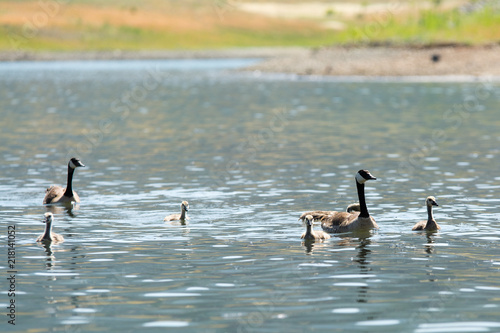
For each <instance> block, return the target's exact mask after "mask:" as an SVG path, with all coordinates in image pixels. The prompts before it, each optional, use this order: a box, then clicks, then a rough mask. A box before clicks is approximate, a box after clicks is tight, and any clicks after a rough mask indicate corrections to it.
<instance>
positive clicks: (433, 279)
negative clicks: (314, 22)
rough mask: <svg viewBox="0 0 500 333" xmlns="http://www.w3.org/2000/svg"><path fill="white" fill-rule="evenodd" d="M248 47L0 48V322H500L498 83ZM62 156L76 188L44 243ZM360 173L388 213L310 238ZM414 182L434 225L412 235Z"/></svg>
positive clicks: (378, 327)
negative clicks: (9, 52) (428, 77)
mask: <svg viewBox="0 0 500 333" xmlns="http://www.w3.org/2000/svg"><path fill="white" fill-rule="evenodd" d="M252 61H254V60H252V59H248V60H245V59H243V60H242V59H240V60H238V59H236V60H218V61H217V60H210V61H191V62H189V61H188V62H186V61H184V62H182V61H166V62H147V61H145V62H72V63H63V62H56V63H2V64H0V110H1V115H2V120H1V131H0V142H1V143H2V144H1V145H0V156H1V159H2V163H1V164H0V184H1V185H0V216H1V224H2V228H1V230H2V232H1V234H0V239H1V240H2V244H3V245H2V247H3V248H4V251H2V253H3V256H2V259H1V260H0V267H1V268H2V271H3V272H4V273H3V274H2V280H3V282H2V288H1V289H2V293H1V294H0V295H1V296H0V297H1V298H0V306H1V307H2V308H3V309H4V311H3V312H2V313H4V315H3V316H2V322H1V323H0V327H1V330H2V331H6V330H7V331H9V332H161V331H165V330H169V331H175V332H319V331H321V332H370V333H371V332H415V333H430V332H436V333H437V332H500V319H499V318H500V272H499V270H500V251H499V245H498V244H499V240H500V223H499V220H500V205H499V204H500V194H499V189H500V173H499V172H498V170H499V169H500V134H499V128H500V113H499V106H500V84H499V83H498V81H490V80H488V79H485V80H482V81H469V82H414V81H412V80H395V79H393V80H370V81H369V82H365V81H363V80H360V79H348V78H344V79H342V78H341V79H321V78H317V77H296V76H280V75H267V74H266V75H264V74H261V73H241V72H234V71H231V69H233V68H237V67H240V66H244V65H246V64H249V63H251V62H252ZM72 156H78V157H80V158H81V160H82V161H83V163H84V164H85V165H86V167H85V168H79V169H78V170H76V173H75V178H74V189H75V190H76V191H78V193H79V195H80V197H81V201H82V202H81V204H80V205H78V206H76V207H74V208H73V209H63V208H62V207H61V208H59V209H57V208H50V209H51V210H52V211H53V212H54V213H55V223H54V231H55V232H57V233H60V234H62V235H63V236H64V237H65V239H66V241H65V242H64V243H62V244H58V245H52V246H44V245H41V244H38V243H36V242H35V239H36V237H37V236H38V235H40V234H41V233H42V232H43V227H44V225H43V223H42V222H41V219H42V217H43V214H44V213H45V212H46V211H47V208H46V207H44V206H43V205H42V199H43V196H44V191H45V188H46V187H48V186H49V185H52V184H61V185H64V184H65V182H66V165H67V162H68V160H69V158H70V157H72ZM361 168H365V169H369V170H370V172H371V173H372V174H373V175H374V176H376V177H377V180H375V181H370V182H369V183H367V189H366V192H367V202H368V207H369V210H370V213H371V214H372V215H373V216H374V218H375V219H376V220H377V222H378V224H379V226H380V229H379V230H377V231H374V232H372V233H370V234H363V235H359V234H350V233H346V234H338V235H332V238H331V239H330V240H328V241H325V242H324V243H314V244H303V243H302V241H301V239H300V235H301V234H302V232H303V231H304V230H305V227H304V226H303V225H302V224H301V223H300V222H299V221H297V218H298V216H299V215H300V214H301V213H302V212H304V211H306V210H310V209H329V210H333V209H335V210H343V209H344V207H346V206H347V205H348V204H349V203H352V202H354V201H357V196H356V189H355V183H354V175H355V173H356V172H357V170H359V169H361ZM428 195H434V196H435V197H436V200H437V202H438V203H439V207H436V208H435V209H434V212H435V218H436V220H437V221H438V223H439V224H440V225H441V227H442V230H441V231H440V232H437V233H432V234H426V233H419V232H412V231H411V228H412V226H413V224H414V223H416V222H417V221H419V220H422V219H425V218H426V210H425V207H424V201H425V197H427V196H428ZM182 200H188V201H189V203H190V210H189V212H188V216H190V220H189V221H188V223H187V224H180V223H165V222H163V218H164V217H165V216H166V215H168V214H171V213H177V212H178V211H179V207H180V202H181V201H182ZM13 226H14V227H15V231H16V233H15V255H14V257H15V260H16V261H15V265H14V266H13V267H9V265H8V255H7V240H8V230H9V227H11V228H12V227H13ZM316 228H317V229H319V228H320V227H319V226H318V225H317V226H316ZM13 269H14V270H15V271H16V272H17V273H15V274H14V275H15V293H16V295H15V297H9V295H8V292H7V290H8V289H9V286H10V284H9V281H8V280H7V278H9V277H10V273H7V271H8V270H13ZM12 299H13V300H14V301H15V306H16V308H15V309H16V322H15V323H16V325H15V326H13V325H11V324H8V320H10V319H9V317H8V316H6V315H5V313H7V312H8V311H10V310H9V309H6V307H7V306H9V304H10V302H11V300H12Z"/></svg>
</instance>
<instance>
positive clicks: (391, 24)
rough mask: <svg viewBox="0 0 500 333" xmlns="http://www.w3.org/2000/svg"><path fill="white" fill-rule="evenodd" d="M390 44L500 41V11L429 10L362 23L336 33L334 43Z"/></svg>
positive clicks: (488, 9)
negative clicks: (468, 12) (404, 16)
mask: <svg viewBox="0 0 500 333" xmlns="http://www.w3.org/2000/svg"><path fill="white" fill-rule="evenodd" d="M364 42H371V43H373V42H381V43H385V42H391V43H395V44H414V43H418V44H433V43H461V44H485V43H495V42H500V10H498V9H496V10H494V9H492V8H484V9H483V10H481V11H478V12H474V13H470V14H467V13H461V12H459V11H458V10H451V11H447V12H439V11H435V10H427V11H422V12H420V13H417V14H415V15H413V16H410V17H407V18H405V19H400V18H397V17H394V16H391V17H389V18H388V19H387V20H385V21H374V22H370V23H364V24H359V23H357V22H353V23H352V24H351V25H350V26H349V28H348V29H346V30H345V31H343V32H341V33H339V34H337V35H336V36H335V39H334V43H364Z"/></svg>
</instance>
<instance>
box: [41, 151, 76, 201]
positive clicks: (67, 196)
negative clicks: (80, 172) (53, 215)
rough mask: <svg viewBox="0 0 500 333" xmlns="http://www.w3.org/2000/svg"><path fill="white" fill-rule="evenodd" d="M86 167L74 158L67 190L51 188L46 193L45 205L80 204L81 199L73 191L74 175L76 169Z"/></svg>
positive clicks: (70, 164)
mask: <svg viewBox="0 0 500 333" xmlns="http://www.w3.org/2000/svg"><path fill="white" fill-rule="evenodd" d="M84 166H85V165H84V164H83V163H82V162H81V161H80V160H79V159H78V158H75V157H73V158H72V159H71V160H70V161H69V163H68V181H67V184H66V188H63V187H61V186H57V185H54V186H51V187H49V188H48V189H47V190H46V191H45V197H44V198H43V204H44V205H48V204H56V203H59V204H66V203H71V202H77V203H79V202H80V197H79V196H78V194H77V193H76V192H75V191H73V174H74V173H75V169H76V168H78V167H84Z"/></svg>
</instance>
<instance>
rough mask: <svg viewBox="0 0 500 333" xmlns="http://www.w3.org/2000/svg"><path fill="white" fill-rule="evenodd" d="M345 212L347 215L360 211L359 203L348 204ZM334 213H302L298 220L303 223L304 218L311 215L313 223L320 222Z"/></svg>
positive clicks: (317, 211) (323, 211)
mask: <svg viewBox="0 0 500 333" xmlns="http://www.w3.org/2000/svg"><path fill="white" fill-rule="evenodd" d="M345 211H346V212H347V213H352V212H359V211H360V207H359V202H355V203H352V204H350V205H349V206H347V208H346V210H345ZM336 213H338V212H337V211H334V210H315V211H313V212H305V213H302V215H300V217H299V220H302V221H305V218H306V216H307V215H311V216H312V217H313V220H314V221H321V219H322V218H324V217H325V216H327V215H331V214H336Z"/></svg>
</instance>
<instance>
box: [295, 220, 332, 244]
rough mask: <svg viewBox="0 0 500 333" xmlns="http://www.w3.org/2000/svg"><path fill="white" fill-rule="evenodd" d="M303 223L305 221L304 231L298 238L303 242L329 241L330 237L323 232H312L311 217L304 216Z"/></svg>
mask: <svg viewBox="0 0 500 333" xmlns="http://www.w3.org/2000/svg"><path fill="white" fill-rule="evenodd" d="M305 221H306V227H307V229H306V231H305V232H304V233H303V234H302V236H301V237H300V238H302V239H305V240H324V239H329V238H330V237H331V236H330V235H329V234H327V233H326V232H324V231H321V230H317V231H314V230H313V226H314V218H313V216H312V215H307V216H305Z"/></svg>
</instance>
